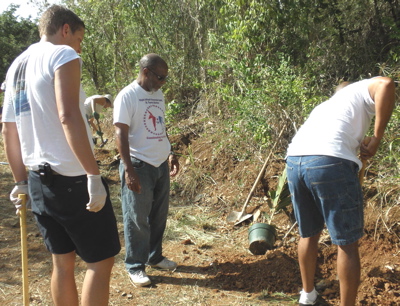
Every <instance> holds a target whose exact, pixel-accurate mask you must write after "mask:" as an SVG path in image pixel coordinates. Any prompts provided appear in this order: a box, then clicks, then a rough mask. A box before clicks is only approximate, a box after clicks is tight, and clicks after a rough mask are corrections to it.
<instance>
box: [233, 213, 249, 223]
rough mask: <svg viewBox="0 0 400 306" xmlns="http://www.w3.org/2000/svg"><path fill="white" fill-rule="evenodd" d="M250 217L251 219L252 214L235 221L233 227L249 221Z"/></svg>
mask: <svg viewBox="0 0 400 306" xmlns="http://www.w3.org/2000/svg"><path fill="white" fill-rule="evenodd" d="M251 217H253V214H247V215H244V216H243V217H241V218H240V219H239V220H237V221H236V222H235V225H238V224H240V223H242V222H243V221H246V220H247V219H250V218H251Z"/></svg>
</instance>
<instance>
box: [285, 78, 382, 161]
mask: <svg viewBox="0 0 400 306" xmlns="http://www.w3.org/2000/svg"><path fill="white" fill-rule="evenodd" d="M371 80H372V79H367V80H363V81H359V82H356V83H353V84H350V85H348V86H346V87H344V88H343V89H341V90H339V91H338V92H337V93H336V94H335V95H333V96H332V97H331V98H330V99H329V100H327V101H325V102H323V103H321V104H320V105H318V106H317V107H316V108H315V109H314V110H313V111H312V112H311V114H310V117H309V118H308V119H307V120H306V122H305V123H304V124H303V126H302V127H301V128H300V129H299V131H298V132H297V134H296V135H295V136H294V138H293V139H292V142H291V144H290V145H289V148H288V151H287V155H288V156H302V155H327V156H334V157H339V158H343V159H347V160H351V161H354V162H355V163H357V164H358V165H359V167H360V168H361V166H362V163H361V161H360V160H359V159H358V158H357V151H358V149H359V146H360V143H361V141H362V140H363V139H364V136H365V134H366V133H367V131H368V129H369V126H370V125H371V120H372V118H373V116H374V115H375V102H374V101H373V100H372V98H371V96H370V94H369V91H368V85H369V84H370V83H371Z"/></svg>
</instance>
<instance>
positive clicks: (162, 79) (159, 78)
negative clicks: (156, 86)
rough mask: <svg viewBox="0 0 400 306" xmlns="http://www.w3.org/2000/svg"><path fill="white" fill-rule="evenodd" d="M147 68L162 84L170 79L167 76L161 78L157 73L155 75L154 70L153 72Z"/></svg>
mask: <svg viewBox="0 0 400 306" xmlns="http://www.w3.org/2000/svg"><path fill="white" fill-rule="evenodd" d="M145 68H147V70H149V71H150V72H151V73H153V74H154V75H155V76H156V77H157V80H159V81H160V82H162V81H166V80H167V79H168V75H166V76H161V75H158V74H157V73H155V72H154V71H153V70H151V69H150V68H149V67H145Z"/></svg>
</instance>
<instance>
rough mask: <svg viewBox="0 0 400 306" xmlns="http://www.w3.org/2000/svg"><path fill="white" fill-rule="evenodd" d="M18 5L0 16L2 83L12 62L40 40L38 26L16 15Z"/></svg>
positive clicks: (0, 67) (0, 75) (11, 6)
mask: <svg viewBox="0 0 400 306" xmlns="http://www.w3.org/2000/svg"><path fill="white" fill-rule="evenodd" d="M17 8H18V7H17V6H16V5H10V7H9V8H8V9H7V10H6V11H4V12H3V13H2V14H0V54H1V57H0V82H3V81H4V79H5V77H6V73H7V69H8V67H9V66H10V64H11V62H12V61H13V60H14V58H15V57H17V56H18V55H19V54H20V53H21V52H22V51H24V50H25V49H26V48H27V47H28V46H29V45H30V44H32V43H34V42H37V41H38V40H39V32H38V29H37V25H36V24H35V23H34V22H33V21H31V20H30V19H24V18H18V16H16V15H15V12H16V10H17Z"/></svg>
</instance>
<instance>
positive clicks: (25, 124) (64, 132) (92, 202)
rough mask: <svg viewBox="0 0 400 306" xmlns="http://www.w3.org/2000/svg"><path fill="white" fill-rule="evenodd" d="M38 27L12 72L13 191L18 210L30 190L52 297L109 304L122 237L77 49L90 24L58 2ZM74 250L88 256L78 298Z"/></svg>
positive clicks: (9, 146)
mask: <svg viewBox="0 0 400 306" xmlns="http://www.w3.org/2000/svg"><path fill="white" fill-rule="evenodd" d="M39 29H40V36H41V40H40V42H39V43H36V44H33V45H31V46H30V47H29V48H28V49H27V50H26V51H25V52H23V53H22V54H21V55H20V56H19V57H17V59H16V60H15V61H14V62H13V63H12V65H11V67H10V69H9V70H8V72H7V78H6V79H7V84H6V95H5V102H4V116H3V125H4V127H3V137H4V144H5V152H6V155H7V159H8V161H9V163H10V166H11V170H12V173H13V177H14V180H15V182H16V183H15V187H14V189H13V190H12V192H11V195H10V199H11V201H12V202H13V203H14V205H15V206H16V208H17V210H18V209H19V208H20V200H19V199H18V194H29V198H30V200H31V202H32V212H33V214H34V216H35V219H36V221H37V224H38V226H39V229H40V231H41V233H42V235H43V238H44V240H45V244H46V247H47V249H48V250H49V251H50V252H51V253H52V260H53V273H52V278H51V294H52V297H53V301H54V304H55V305H79V300H80V301H81V304H82V305H104V306H105V305H108V297H109V281H110V275H111V269H112V267H113V264H114V256H115V255H116V254H118V252H119V251H120V243H119V236H118V229H117V224H116V219H115V216H114V212H113V208H112V205H111V201H110V197H109V193H108V188H107V186H106V185H105V184H104V182H103V181H102V178H101V176H100V172H99V168H98V166H97V163H96V160H95V158H94V155H93V147H92V143H91V141H90V128H89V126H88V124H87V123H86V121H85V120H84V118H85V116H84V107H83V97H81V96H80V93H81V92H82V91H81V88H80V86H81V85H80V78H81V59H80V57H79V55H78V53H80V52H81V43H82V40H83V36H84V30H85V25H84V23H83V21H82V20H81V19H80V18H79V17H78V16H76V15H75V14H74V13H73V12H72V11H70V10H68V9H66V8H64V7H62V6H58V5H53V6H51V7H50V8H49V9H47V10H46V11H45V12H44V13H43V15H42V17H41V19H40V23H39ZM26 167H27V168H28V169H29V178H28V176H27V173H26ZM28 182H29V184H28ZM76 254H78V255H79V256H80V257H81V258H82V259H83V260H84V261H85V262H86V263H87V273H86V275H85V279H84V281H83V287H82V295H81V298H80V299H79V297H78V292H77V287H76V283H75V276H74V268H75V258H76Z"/></svg>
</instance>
